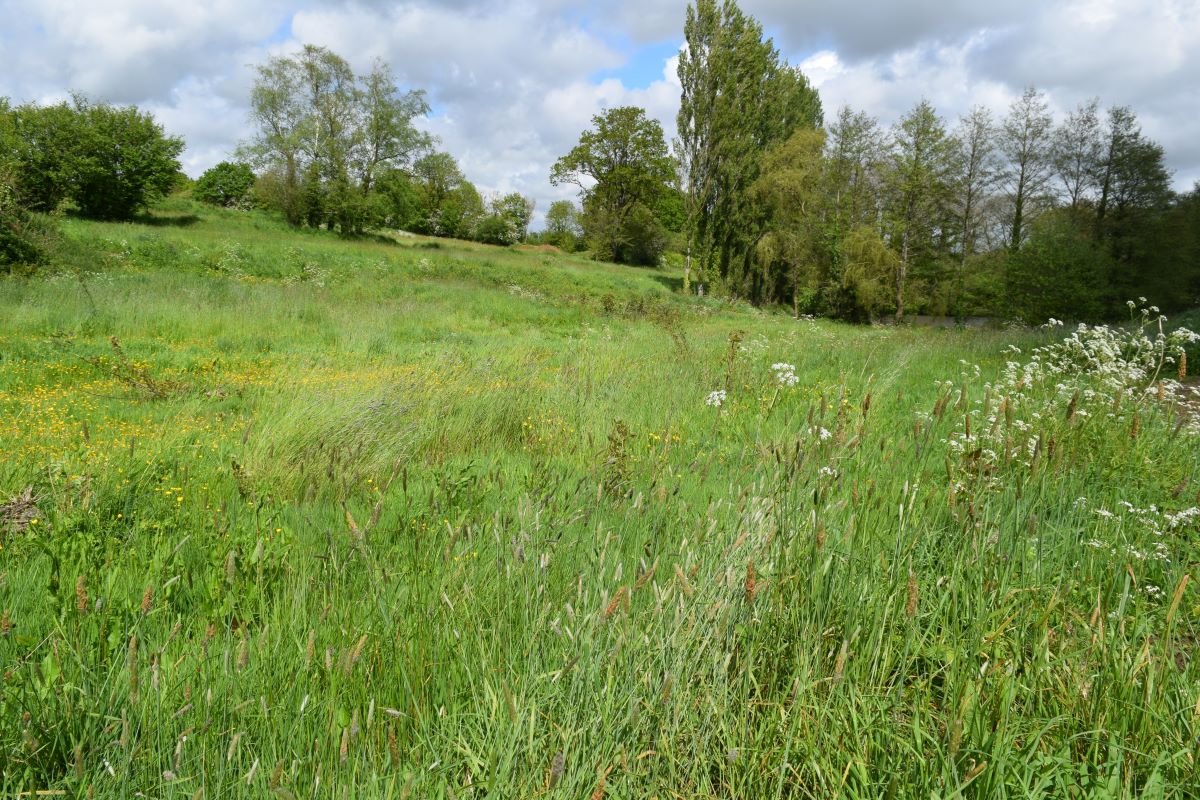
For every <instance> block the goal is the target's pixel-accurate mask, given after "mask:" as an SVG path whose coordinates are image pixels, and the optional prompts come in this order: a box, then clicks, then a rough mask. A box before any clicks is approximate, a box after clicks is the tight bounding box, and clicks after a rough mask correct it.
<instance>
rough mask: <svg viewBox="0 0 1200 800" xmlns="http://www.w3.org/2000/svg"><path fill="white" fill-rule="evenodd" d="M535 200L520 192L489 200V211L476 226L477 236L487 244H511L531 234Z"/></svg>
mask: <svg viewBox="0 0 1200 800" xmlns="http://www.w3.org/2000/svg"><path fill="white" fill-rule="evenodd" d="M533 209H534V201H533V200H532V199H530V198H528V197H523V196H522V195H521V194H520V193H518V192H510V193H509V194H506V195H504V196H503V197H500V196H497V197H493V198H492V199H491V200H490V201H488V213H487V214H486V215H485V216H484V217H483V218H482V219H480V220H479V222H478V223H477V225H476V226H475V238H476V239H478V240H479V241H481V242H484V243H486V244H499V245H510V244H516V243H517V242H522V241H524V240H525V237H526V236H527V235H528V234H529V221H530V219H532V218H533Z"/></svg>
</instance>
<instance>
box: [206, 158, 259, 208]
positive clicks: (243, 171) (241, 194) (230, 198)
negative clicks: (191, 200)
mask: <svg viewBox="0 0 1200 800" xmlns="http://www.w3.org/2000/svg"><path fill="white" fill-rule="evenodd" d="M256 180H257V178H256V176H255V174H254V170H253V169H252V168H251V167H250V165H249V164H241V163H235V162H231V161H222V162H221V163H220V164H217V165H216V166H215V167H211V168H210V169H208V170H206V171H205V173H204V174H203V175H201V176H200V177H199V178H197V179H196V184H195V186H194V187H193V188H192V196H193V197H195V198H196V199H197V200H199V201H201V202H203V203H210V204H212V205H214V206H223V207H225V208H245V207H246V206H247V205H248V204H249V202H250V193H251V190H252V189H253V188H254V184H255V181H256Z"/></svg>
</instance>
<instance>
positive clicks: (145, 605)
mask: <svg viewBox="0 0 1200 800" xmlns="http://www.w3.org/2000/svg"><path fill="white" fill-rule="evenodd" d="M152 608H154V584H152V583H148V584H146V590H145V591H144V592H142V616H143V617H144V616H146V615H147V614H149V613H150V610H151V609H152Z"/></svg>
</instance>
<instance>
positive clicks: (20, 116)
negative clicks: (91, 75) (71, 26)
mask: <svg viewBox="0 0 1200 800" xmlns="http://www.w3.org/2000/svg"><path fill="white" fill-rule="evenodd" d="M5 116H6V117H7V118H8V122H9V123H11V125H10V126H9V127H10V128H11V131H12V135H13V137H14V141H13V147H12V148H11V149H12V152H11V153H10V154H9V157H10V160H11V162H12V166H13V168H14V172H13V173H12V174H14V175H15V176H18V177H17V180H16V181H15V185H14V186H13V188H14V189H15V190H16V191H17V192H18V193H19V195H20V197H21V200H22V204H23V205H24V206H25V207H26V208H28V209H30V210H33V211H53V210H55V209H56V208H57V207H58V206H59V204H60V203H62V202H63V201H64V200H71V201H74V203H75V204H76V205H77V206H78V207H79V211H80V213H81V214H83V216H85V217H92V218H95V219H114V220H122V219H130V218H131V217H132V216H133V215H134V214H135V213H137V212H138V211H140V210H141V209H143V208H145V207H146V206H147V205H149V203H150V202H152V201H153V200H155V199H157V198H159V197H162V196H163V195H165V194H167V193H168V192H169V191H170V190H171V188H172V187H173V186H174V184H175V180H176V175H177V174H178V171H179V160H178V159H179V154H180V153H181V152H182V151H183V140H182V139H179V138H176V137H170V136H167V135H166V134H165V133H164V132H163V129H162V127H161V126H159V125H158V123H156V122H155V121H154V118H153V117H152V116H150V115H149V114H146V113H143V112H140V111H138V109H137V108H136V107H134V106H128V107H124V108H122V107H118V106H112V105H109V104H107V103H103V104H98V105H93V104H92V103H90V102H88V101H87V100H85V99H83V98H82V97H76V98H75V100H74V103H73V104H67V103H60V104H58V105H55V106H35V105H24V106H19V107H17V108H15V109H10V110H6V111H5Z"/></svg>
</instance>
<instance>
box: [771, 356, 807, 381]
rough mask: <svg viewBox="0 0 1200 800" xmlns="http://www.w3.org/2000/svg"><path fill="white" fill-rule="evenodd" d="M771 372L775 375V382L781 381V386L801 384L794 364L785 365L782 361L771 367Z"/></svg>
mask: <svg viewBox="0 0 1200 800" xmlns="http://www.w3.org/2000/svg"><path fill="white" fill-rule="evenodd" d="M771 370H772V371H773V372H774V373H775V380H777V381H779V385H780V386H795V385H796V384H797V383H799V382H800V379H799V378H798V377H796V366H795V365H794V364H785V363H783V362H782V361H781V362H779V363H777V364H772V365H771Z"/></svg>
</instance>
